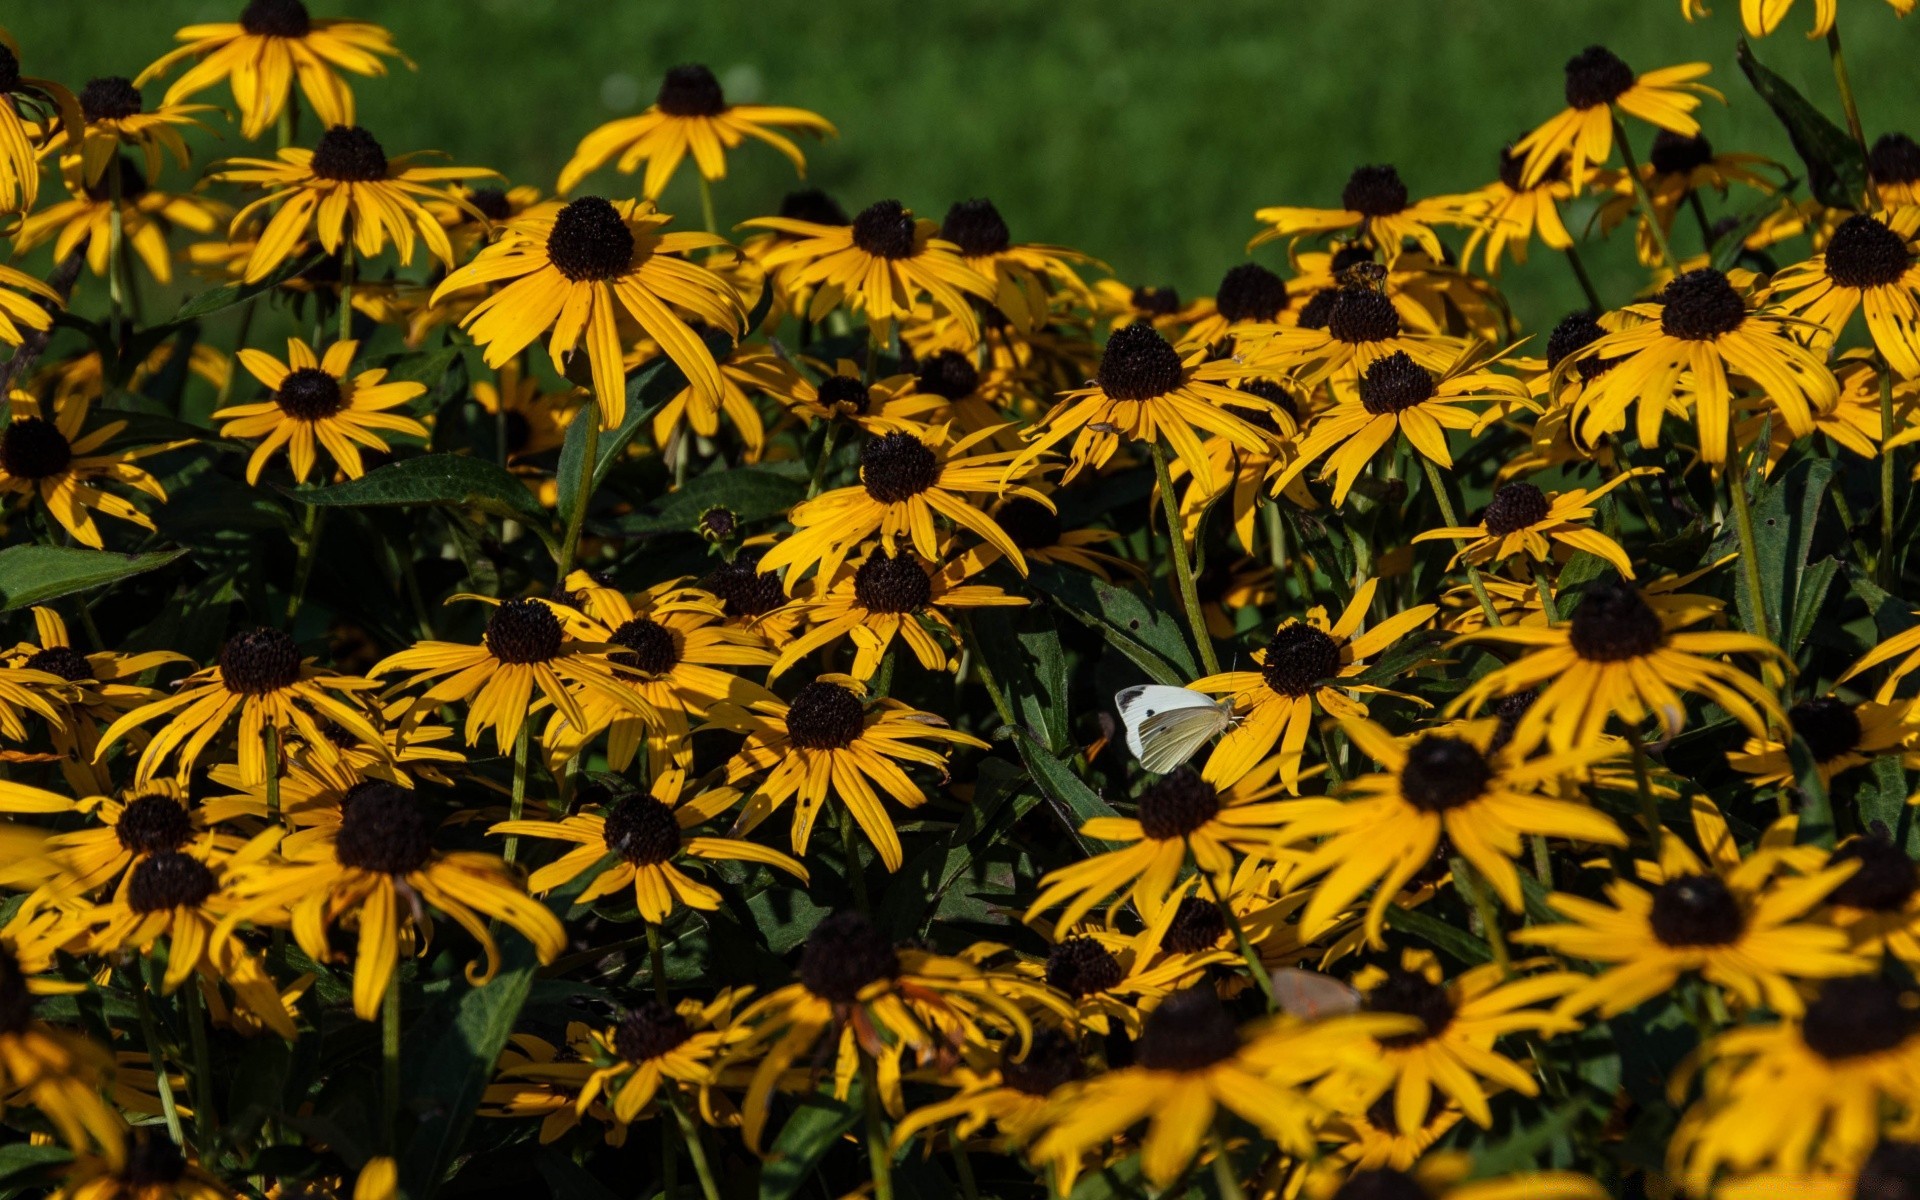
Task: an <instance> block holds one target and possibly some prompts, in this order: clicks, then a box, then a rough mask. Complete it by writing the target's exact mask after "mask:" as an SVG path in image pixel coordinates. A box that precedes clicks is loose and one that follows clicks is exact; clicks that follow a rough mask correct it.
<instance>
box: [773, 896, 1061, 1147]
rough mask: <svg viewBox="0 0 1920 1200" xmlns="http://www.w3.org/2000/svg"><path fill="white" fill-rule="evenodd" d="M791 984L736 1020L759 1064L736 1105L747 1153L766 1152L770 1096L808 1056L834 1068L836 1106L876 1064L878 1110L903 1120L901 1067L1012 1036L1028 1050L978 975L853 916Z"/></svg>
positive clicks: (1005, 1005) (1017, 1022)
mask: <svg viewBox="0 0 1920 1200" xmlns="http://www.w3.org/2000/svg"><path fill="white" fill-rule="evenodd" d="M794 976H795V980H794V982H793V983H790V984H788V985H786V986H785V987H782V988H777V989H775V990H774V991H771V992H769V993H767V994H766V995H764V996H762V997H760V998H759V999H758V1000H755V1001H754V1002H753V1003H752V1004H750V1005H748V1006H747V1008H746V1009H745V1010H744V1011H743V1012H741V1014H740V1020H741V1021H743V1022H745V1023H747V1024H748V1025H750V1026H752V1027H753V1029H754V1038H753V1039H752V1041H751V1042H750V1043H749V1047H750V1048H751V1050H750V1052H751V1057H752V1058H757V1060H758V1061H757V1062H754V1064H753V1075H752V1079H751V1081H750V1083H749V1084H748V1086H747V1094H746V1096H745V1098H744V1099H743V1100H742V1101H741V1105H740V1115H741V1129H742V1131H743V1132H744V1133H745V1134H746V1139H747V1145H748V1146H752V1147H758V1145H759V1143H760V1135H761V1132H762V1130H764V1129H765V1127H766V1122H767V1116H768V1114H769V1110H770V1109H771V1107H772V1102H773V1093H774V1090H775V1089H776V1088H778V1087H780V1086H782V1082H783V1078H784V1077H785V1076H787V1075H788V1073H789V1070H790V1068H792V1067H793V1066H794V1065H795V1064H796V1063H799V1062H801V1061H802V1060H803V1059H805V1058H806V1057H807V1056H808V1055H813V1056H815V1060H816V1061H819V1062H821V1063H823V1064H827V1065H829V1066H830V1069H831V1070H832V1072H833V1085H834V1086H833V1090H834V1094H835V1095H836V1097H845V1096H846V1094H847V1092H848V1090H849V1089H850V1087H851V1086H852V1083H853V1080H854V1079H856V1078H857V1077H858V1076H859V1074H860V1066H861V1061H862V1059H863V1058H864V1059H865V1060H866V1061H868V1062H870V1063H872V1064H873V1068H874V1079H875V1080H876V1081H877V1084H878V1091H879V1093H880V1094H879V1097H878V1098H879V1101H880V1103H881V1104H882V1105H883V1106H884V1108H885V1109H886V1111H887V1112H889V1113H890V1114H892V1115H893V1116H896V1117H898V1116H900V1115H902V1114H903V1112H904V1110H905V1101H904V1098H903V1097H902V1095H901V1093H900V1074H901V1060H902V1059H903V1058H904V1057H906V1056H908V1055H912V1056H913V1057H914V1059H915V1060H916V1061H924V1060H933V1059H944V1060H945V1061H948V1062H954V1061H958V1060H959V1058H960V1055H961V1052H962V1051H964V1050H966V1049H967V1048H969V1047H981V1046H985V1045H989V1044H993V1043H997V1042H998V1041H1000V1040H1001V1039H1003V1038H1005V1037H1007V1036H1009V1035H1011V1036H1014V1037H1016V1038H1017V1039H1018V1041H1019V1043H1020V1044H1024V1043H1025V1041H1026V1039H1027V1038H1028V1037H1030V1036H1031V1034H1032V1024H1031V1023H1030V1022H1029V1021H1028V1019H1027V1017H1026V1015H1025V1014H1024V1013H1023V1012H1022V1011H1021V1009H1020V1006H1019V1005H1017V1004H1015V1003H1013V1002H1012V1001H1010V1000H1008V999H1006V998H1005V997H1003V996H1002V995H1000V994H999V993H998V992H997V991H995V990H994V987H993V982H992V980H990V979H989V978H988V976H987V975H986V973H985V972H983V971H981V970H980V969H979V968H978V967H976V966H974V965H973V964H971V963H969V962H967V961H966V960H965V959H961V958H955V957H949V956H947V955H942V954H935V953H933V952H931V951H928V950H921V949H910V948H903V947H896V946H894V945H893V944H892V943H891V942H889V941H888V940H887V938H886V936H885V935H884V934H882V933H881V932H880V931H879V930H878V929H876V928H875V927H874V924H873V922H872V921H871V920H869V919H868V918H867V917H865V916H863V915H861V914H860V913H857V912H839V913H834V914H833V915H831V916H829V917H827V918H826V919H825V920H823V921H821V922H820V924H818V925H816V926H815V927H814V929H813V932H812V933H810V934H808V935H807V941H806V944H805V945H804V946H803V947H802V948H801V951H800V962H799V965H798V966H797V967H796V968H795V969H794ZM741 1057H743V1058H745V1057H748V1053H747V1052H745V1051H743V1053H742V1055H741ZM808 1083H809V1084H810V1083H811V1080H810V1079H809V1080H808Z"/></svg>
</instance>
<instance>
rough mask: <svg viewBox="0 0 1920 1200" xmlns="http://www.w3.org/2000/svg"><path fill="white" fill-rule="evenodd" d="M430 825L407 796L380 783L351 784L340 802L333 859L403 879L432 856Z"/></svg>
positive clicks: (428, 818)
mask: <svg viewBox="0 0 1920 1200" xmlns="http://www.w3.org/2000/svg"><path fill="white" fill-rule="evenodd" d="M433 827H434V823H433V819H432V817H431V816H429V815H428V813H427V810H426V808H425V807H424V806H423V805H422V804H421V803H420V801H419V800H418V799H416V798H415V797H414V796H413V795H412V793H410V792H407V791H405V790H404V789H402V788H398V787H395V786H394V785H393V784H390V783H386V782H384V781H381V780H372V781H369V782H366V783H360V784H355V785H354V787H353V788H352V789H351V790H350V791H348V792H347V794H346V795H345V796H344V797H342V798H341V800H340V829H339V831H338V832H337V833H336V834H335V836H334V842H333V856H334V858H335V859H336V860H338V862H339V863H340V865H341V866H343V867H353V868H356V869H358V870H362V871H378V872H381V873H383V874H387V875H405V874H407V873H408V872H410V871H417V870H419V869H420V868H421V867H423V866H425V865H426V864H427V860H429V859H431V858H432V857H433Z"/></svg>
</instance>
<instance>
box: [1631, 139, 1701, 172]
mask: <svg viewBox="0 0 1920 1200" xmlns="http://www.w3.org/2000/svg"><path fill="white" fill-rule="evenodd" d="M1647 159H1648V161H1650V162H1651V163H1652V164H1653V170H1654V173H1655V174H1657V175H1685V174H1688V173H1689V172H1692V171H1694V170H1697V169H1698V168H1700V167H1704V166H1706V165H1707V164H1708V163H1710V162H1712V161H1713V143H1712V142H1709V141H1708V140H1707V139H1706V138H1703V137H1699V136H1697V135H1696V136H1693V137H1689V136H1687V135H1686V134H1684V133H1675V132H1673V131H1672V130H1671V129H1662V130H1661V131H1660V132H1659V133H1656V134H1654V135H1653V148H1652V149H1650V150H1648V151H1647Z"/></svg>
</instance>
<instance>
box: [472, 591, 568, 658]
mask: <svg viewBox="0 0 1920 1200" xmlns="http://www.w3.org/2000/svg"><path fill="white" fill-rule="evenodd" d="M482 639H483V640H484V641H485V642H486V644H487V652H488V653H490V654H492V655H493V656H494V657H495V658H497V659H499V660H500V661H501V662H503V663H543V662H551V661H552V660H553V659H554V657H555V656H557V655H558V654H559V653H560V644H561V642H562V641H564V640H565V632H564V631H563V630H562V628H561V626H560V618H559V617H557V616H555V615H554V612H553V609H552V608H550V607H549V606H548V605H546V604H544V603H542V602H541V601H539V600H535V599H533V598H532V597H530V596H528V597H522V598H520V599H517V600H506V601H503V602H501V603H500V604H499V605H498V606H496V607H495V608H494V610H493V616H492V617H490V618H488V619H487V631H486V633H485V634H483V635H482Z"/></svg>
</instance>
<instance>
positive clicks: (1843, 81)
mask: <svg viewBox="0 0 1920 1200" xmlns="http://www.w3.org/2000/svg"><path fill="white" fill-rule="evenodd" d="M1827 58H1828V59H1829V60H1831V61H1832V63H1833V82H1834V84H1835V85H1836V86H1838V87H1839V89H1840V107H1841V109H1842V110H1844V111H1845V112H1846V114H1847V132H1848V133H1851V134H1852V135H1853V140H1854V143H1855V144H1856V145H1858V146H1859V147H1860V157H1861V158H1863V159H1864V158H1865V157H1866V156H1867V154H1868V153H1869V152H1868V149H1867V131H1866V129H1865V128H1864V127H1863V126H1862V125H1861V124H1860V106H1859V105H1858V104H1856V103H1855V102H1854V99H1853V84H1852V82H1851V81H1849V80H1848V78H1847V56H1846V54H1845V53H1844V52H1843V51H1842V50H1841V49H1840V19H1839V18H1838V17H1835V18H1834V22H1833V25H1832V27H1831V28H1829V29H1828V30H1827ZM1867 190H1868V192H1869V195H1868V196H1867V206H1868V207H1869V208H1871V207H1873V206H1874V205H1873V200H1874V197H1873V196H1872V194H1871V193H1872V190H1873V183H1872V181H1871V180H1869V181H1868V183H1867Z"/></svg>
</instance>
